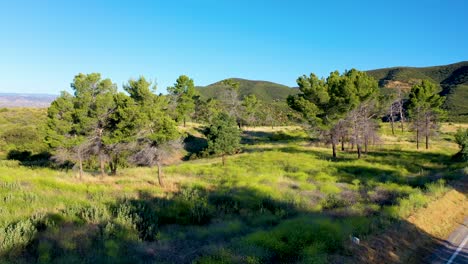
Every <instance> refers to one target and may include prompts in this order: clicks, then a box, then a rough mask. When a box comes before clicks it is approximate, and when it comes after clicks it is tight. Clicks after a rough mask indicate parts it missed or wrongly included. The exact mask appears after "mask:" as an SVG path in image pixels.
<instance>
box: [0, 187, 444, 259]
mask: <svg viewBox="0 0 468 264" xmlns="http://www.w3.org/2000/svg"><path fill="white" fill-rule="evenodd" d="M334 209H339V208H334ZM334 209H330V210H328V211H324V212H321V213H318V212H312V211H309V210H307V209H304V208H301V207H298V206H297V205H296V204H295V203H294V202H293V201H291V202H282V201H277V200H275V199H273V198H271V197H269V196H266V195H263V194H262V193H261V192H259V191H257V190H253V189H249V188H225V187H218V188H214V189H210V190H206V189H202V188H183V189H181V191H180V192H178V193H176V194H173V195H170V196H167V197H163V198H161V197H155V196H153V195H152V194H150V193H147V192H145V191H141V192H140V193H139V195H138V197H137V198H127V199H122V200H118V201H115V202H113V203H110V204H106V205H102V206H82V207H78V206H76V207H67V208H65V209H62V210H60V211H59V212H54V213H52V212H51V213H47V214H44V215H43V216H36V217H34V218H31V219H28V220H25V221H20V222H18V223H16V224H12V225H10V226H9V227H6V228H5V229H4V230H2V231H3V232H4V233H2V234H0V241H2V244H1V247H0V256H1V257H0V263H3V262H5V263H399V262H401V261H403V260H405V261H406V260H408V259H410V260H411V261H414V263H418V261H419V260H421V259H422V258H423V257H425V256H426V255H428V254H429V253H430V252H431V250H432V248H433V247H434V246H435V245H438V244H440V243H441V241H439V240H437V239H436V238H433V237H432V236H430V235H429V234H427V233H425V232H423V231H422V230H418V229H417V228H416V227H414V226H412V225H411V224H410V223H408V222H406V221H401V220H398V219H391V218H386V217H383V216H376V215H365V214H355V215H353V214H347V215H339V214H333V212H331V210H334ZM384 229H386V230H390V231H385V232H384V233H383V234H382V235H377V236H375V235H372V234H376V233H379V232H381V230H384ZM392 230H393V231H392ZM392 232H394V233H392ZM5 234H6V235H7V236H5ZM2 235H3V237H2ZM352 236H356V237H359V238H360V240H361V243H360V244H359V245H356V244H353V243H352V242H351V240H350V237H352ZM447 250H449V249H447ZM2 261H3V262H2ZM405 263H408V262H405Z"/></svg>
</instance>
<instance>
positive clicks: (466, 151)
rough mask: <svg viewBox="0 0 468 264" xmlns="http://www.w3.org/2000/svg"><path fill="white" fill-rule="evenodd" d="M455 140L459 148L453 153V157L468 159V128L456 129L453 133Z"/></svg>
mask: <svg viewBox="0 0 468 264" xmlns="http://www.w3.org/2000/svg"><path fill="white" fill-rule="evenodd" d="M455 142H456V143H457V144H458V146H459V148H460V151H459V152H458V153H457V154H456V155H455V158H456V159H460V160H463V161H468V129H461V128H460V129H458V130H457V133H456V134H455Z"/></svg>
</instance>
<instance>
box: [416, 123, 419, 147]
mask: <svg viewBox="0 0 468 264" xmlns="http://www.w3.org/2000/svg"><path fill="white" fill-rule="evenodd" d="M416 149H419V128H416Z"/></svg>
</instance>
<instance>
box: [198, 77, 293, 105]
mask: <svg viewBox="0 0 468 264" xmlns="http://www.w3.org/2000/svg"><path fill="white" fill-rule="evenodd" d="M231 80H234V81H236V82H239V94H240V96H241V98H242V97H244V96H246V95H249V94H254V95H255V96H257V98H258V99H261V100H263V101H266V102H273V101H282V102H285V100H286V98H287V97H288V95H290V94H297V93H298V92H299V90H298V89H294V88H290V87H288V86H285V85H282V84H277V83H273V82H267V81H252V80H245V79H239V78H231ZM224 87H225V86H224V85H223V84H222V83H221V81H219V82H216V83H213V84H210V85H207V86H199V87H197V90H198V91H199V92H200V96H201V98H202V99H207V98H219V96H220V92H221V91H222V89H223V88H224Z"/></svg>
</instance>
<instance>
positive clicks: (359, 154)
mask: <svg viewBox="0 0 468 264" xmlns="http://www.w3.org/2000/svg"><path fill="white" fill-rule="evenodd" d="M356 147H357V157H358V159H360V158H361V145H360V144H356Z"/></svg>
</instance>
